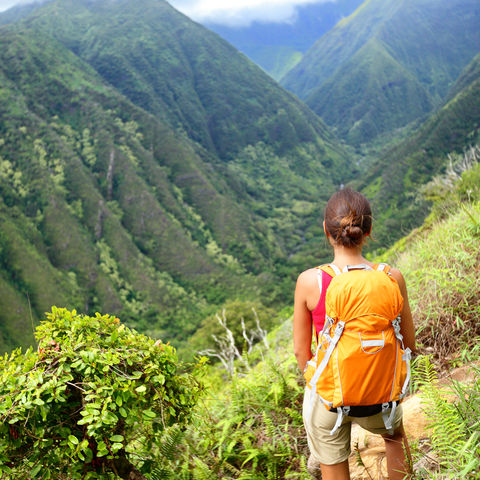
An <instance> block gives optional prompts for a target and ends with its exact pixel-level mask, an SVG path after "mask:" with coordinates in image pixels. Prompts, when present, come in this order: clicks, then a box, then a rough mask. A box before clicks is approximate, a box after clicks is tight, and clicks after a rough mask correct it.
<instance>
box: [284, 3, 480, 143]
mask: <svg viewBox="0 0 480 480" xmlns="http://www.w3.org/2000/svg"><path fill="white" fill-rule="evenodd" d="M479 24H480V6H479V4H478V2H476V1H474V0H455V1H447V0H422V1H420V2H419V1H414V0H402V1H393V0H388V1H383V0H381V1H380V0H368V1H366V2H364V3H363V4H362V5H361V6H360V7H359V8H358V9H357V10H356V11H355V12H354V13H353V14H352V15H351V16H350V17H348V18H346V19H344V20H343V21H342V22H340V23H339V24H338V25H337V26H336V27H335V28H334V29H332V30H331V31H330V32H328V33H327V34H326V35H324V36H323V37H322V38H320V39H319V40H318V41H317V42H316V44H315V45H314V46H313V47H312V48H311V49H310V50H309V51H308V52H307V53H306V54H305V56H304V58H303V59H302V61H301V62H300V63H299V64H298V65H297V66H296V67H295V68H294V69H292V70H291V71H290V72H289V73H288V74H287V75H286V76H285V78H284V79H283V80H282V84H283V85H284V86H286V87H287V88H289V89H290V90H292V91H293V92H295V93H296V94H297V95H299V97H300V98H302V99H305V101H306V103H307V104H308V105H309V106H310V107H311V108H312V109H313V110H314V111H315V112H316V113H318V114H319V115H320V116H321V117H322V118H323V119H324V120H325V121H326V122H327V124H329V125H331V126H334V127H336V128H337V129H338V131H339V132H340V133H341V134H342V136H343V137H344V138H346V139H348V141H350V142H351V143H354V144H358V143H362V142H366V141H369V140H372V139H373V138H375V137H376V136H377V135H378V134H379V133H383V132H386V131H391V130H392V129H394V128H396V127H400V126H403V125H405V124H406V123H408V122H410V121H411V120H413V119H415V118H419V117H421V116H422V115H423V114H425V113H427V112H430V111H431V110H432V109H433V108H434V106H436V105H438V104H440V103H441V102H442V99H444V98H445V96H446V95H447V93H448V90H449V88H450V87H451V86H452V84H453V83H454V81H455V80H456V78H457V77H458V75H459V74H460V72H461V70H462V69H463V68H464V67H465V66H466V65H467V64H468V63H469V62H470V61H471V59H472V58H473V56H474V55H475V54H476V53H477V50H478V41H479V38H478V35H479V33H478V25H479ZM332 99H333V100H337V99H342V101H341V102H337V101H332ZM365 99H367V100H370V99H373V100H374V101H375V103H376V105H375V108H374V107H373V106H372V105H371V104H370V102H369V101H365ZM345 110H347V112H346V113H345ZM377 112H379V115H377ZM384 112H388V121H387V122H385V119H386V115H385V113H384Z"/></svg>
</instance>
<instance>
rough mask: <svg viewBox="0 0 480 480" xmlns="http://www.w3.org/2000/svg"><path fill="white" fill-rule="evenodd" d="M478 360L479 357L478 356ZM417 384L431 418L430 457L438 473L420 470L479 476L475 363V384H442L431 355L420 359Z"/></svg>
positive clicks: (479, 399)
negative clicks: (442, 385)
mask: <svg viewBox="0 0 480 480" xmlns="http://www.w3.org/2000/svg"><path fill="white" fill-rule="evenodd" d="M477 360H478V356H477ZM416 365H417V369H416V374H417V383H418V385H419V386H420V388H421V393H420V395H421V397H422V400H423V406H424V411H425V414H426V415H427V418H428V420H429V430H430V436H429V444H430V447H431V449H432V451H431V452H430V453H429V456H430V457H435V458H436V459H437V464H438V468H437V471H436V472H435V471H434V472H427V471H425V472H418V474H419V475H421V476H422V478H425V477H424V476H425V475H428V478H472V479H473V478H478V476H479V474H480V446H479V445H480V444H479V441H478V440H479V436H480V435H479V426H480V425H479V418H480V380H479V378H480V377H479V375H478V374H479V373H480V372H479V369H478V366H474V367H472V368H473V373H474V379H475V380H474V382H473V384H465V383H460V382H456V381H455V382H453V383H452V384H450V385H448V386H447V387H443V388H442V387H441V386H440V385H439V383H438V378H437V374H436V372H435V370H434V367H433V364H432V362H431V360H430V358H429V357H428V356H423V357H419V358H418V359H417V363H416Z"/></svg>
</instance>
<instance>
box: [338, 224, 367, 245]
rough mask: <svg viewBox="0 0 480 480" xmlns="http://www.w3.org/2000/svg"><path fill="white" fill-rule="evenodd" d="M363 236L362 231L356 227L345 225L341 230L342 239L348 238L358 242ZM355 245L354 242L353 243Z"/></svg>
mask: <svg viewBox="0 0 480 480" xmlns="http://www.w3.org/2000/svg"><path fill="white" fill-rule="evenodd" d="M363 235H364V233H363V230H362V228H361V227H359V226H358V225H346V226H345V227H343V230H342V238H345V237H347V238H350V239H352V240H358V239H360V238H362V237H363ZM354 243H355V242H354Z"/></svg>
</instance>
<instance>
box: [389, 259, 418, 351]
mask: <svg viewBox="0 0 480 480" xmlns="http://www.w3.org/2000/svg"><path fill="white" fill-rule="evenodd" d="M390 273H391V274H392V277H393V278H394V279H395V280H396V281H397V283H398V286H399V287H400V292H401V293H402V297H403V309H402V313H401V314H400V315H401V317H402V322H401V323H400V333H401V334H402V335H403V343H404V345H405V347H408V348H410V350H411V351H412V352H415V350H416V349H417V347H416V344H415V327H414V325H413V318H412V312H411V310H410V305H409V303H408V294H407V285H406V284H405V279H404V278H403V275H402V273H401V272H400V270H397V269H396V268H391V269H390Z"/></svg>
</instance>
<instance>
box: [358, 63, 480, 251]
mask: <svg viewBox="0 0 480 480" xmlns="http://www.w3.org/2000/svg"><path fill="white" fill-rule="evenodd" d="M451 92H452V93H451V94H450V96H449V99H448V100H447V101H446V102H445V104H444V105H443V106H442V107H441V108H440V109H439V110H438V111H437V112H436V113H434V114H432V115H431V116H430V117H429V118H428V119H427V120H426V121H425V122H424V123H423V124H422V125H420V127H418V128H417V129H416V131H414V132H413V133H412V135H410V136H409V137H408V138H406V139H405V140H403V141H401V142H399V143H398V144H397V145H395V146H394V147H392V148H390V149H388V150H386V151H385V152H384V153H383V154H381V155H380V156H379V158H378V159H376V160H375V161H374V162H372V163H371V164H370V165H369V168H368V171H366V172H365V173H364V174H363V175H362V177H361V178H358V179H356V180H355V182H354V185H355V187H356V188H359V189H361V190H362V191H363V192H364V193H365V195H366V196H367V197H368V198H369V199H371V200H372V204H373V208H374V211H375V218H376V220H377V222H378V227H377V235H376V240H377V242H378V243H376V244H375V245H377V247H378V246H379V245H380V246H385V245H388V244H389V243H390V244H391V242H392V240H396V239H398V238H400V237H401V236H403V235H405V234H407V233H408V232H409V231H410V230H411V229H412V228H415V227H417V226H418V225H420V224H421V223H422V221H423V218H425V216H426V215H427V213H428V211H429V208H430V206H431V203H430V202H428V201H426V199H425V198H422V197H421V196H419V195H418V193H417V192H418V190H419V189H420V188H421V187H422V186H423V185H425V184H426V183H428V182H429V181H430V180H431V179H432V178H433V177H434V176H435V175H439V174H441V173H443V172H445V170H446V169H447V167H448V165H449V163H451V162H454V163H455V162H456V161H458V158H457V156H459V159H460V160H461V159H462V158H463V153H464V152H465V151H469V150H470V148H471V146H472V145H476V144H478V142H479V140H480V106H479V105H480V56H479V55H477V56H476V57H475V58H474V59H473V60H472V62H471V63H470V64H469V65H467V67H466V68H465V70H464V71H463V72H462V74H461V75H460V76H459V78H458V80H457V82H456V83H455V84H454V85H453V86H452V90H451Z"/></svg>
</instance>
